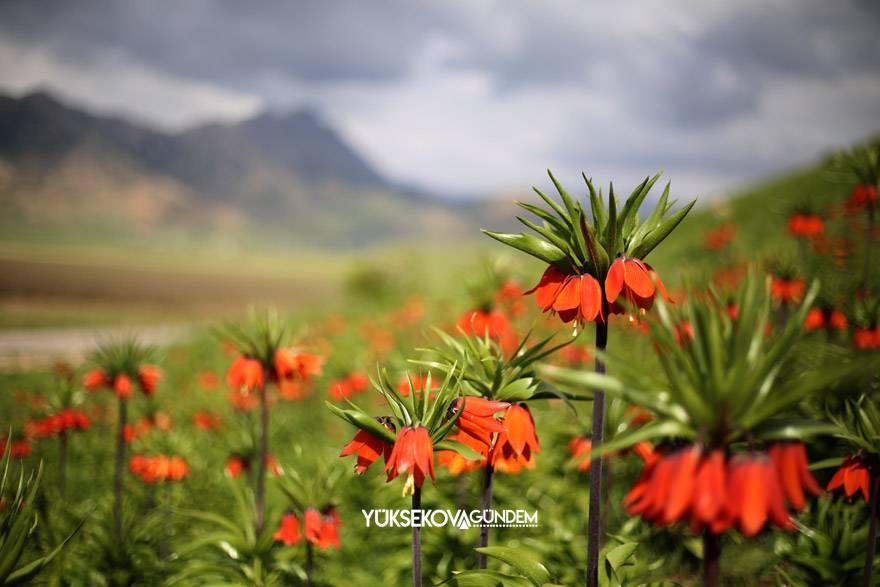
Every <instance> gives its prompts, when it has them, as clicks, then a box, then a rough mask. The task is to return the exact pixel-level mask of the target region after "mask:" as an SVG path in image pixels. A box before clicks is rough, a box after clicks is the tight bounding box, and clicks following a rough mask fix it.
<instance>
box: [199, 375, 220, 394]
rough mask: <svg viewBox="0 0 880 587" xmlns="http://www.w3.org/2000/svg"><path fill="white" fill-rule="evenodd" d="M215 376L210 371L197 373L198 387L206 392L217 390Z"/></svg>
mask: <svg viewBox="0 0 880 587" xmlns="http://www.w3.org/2000/svg"><path fill="white" fill-rule="evenodd" d="M218 383H219V382H218V379H217V374H216V373H214V372H212V371H202V372H201V373H199V385H200V386H201V388H202V389H204V390H206V391H210V390H212V389H217V385H218Z"/></svg>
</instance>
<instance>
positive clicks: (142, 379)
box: [138, 365, 162, 395]
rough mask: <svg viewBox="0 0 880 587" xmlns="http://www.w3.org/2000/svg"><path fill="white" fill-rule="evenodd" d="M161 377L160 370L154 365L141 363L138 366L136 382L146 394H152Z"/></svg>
mask: <svg viewBox="0 0 880 587" xmlns="http://www.w3.org/2000/svg"><path fill="white" fill-rule="evenodd" d="M161 379H162V371H161V370H160V369H159V367H157V366H155V365H141V366H140V368H138V383H140V386H141V390H143V392H144V393H145V394H146V395H153V392H155V391H156V387H157V386H158V385H159V381H160V380H161Z"/></svg>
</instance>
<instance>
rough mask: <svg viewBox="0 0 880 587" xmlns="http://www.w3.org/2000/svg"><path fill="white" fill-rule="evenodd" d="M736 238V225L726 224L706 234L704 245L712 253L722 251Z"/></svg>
mask: <svg viewBox="0 0 880 587" xmlns="http://www.w3.org/2000/svg"><path fill="white" fill-rule="evenodd" d="M735 236H736V225H735V224H734V223H732V222H725V223H723V224H721V225H720V226H718V227H717V228H714V229H712V230H710V231H709V232H707V233H706V237H705V240H704V245H705V247H706V248H707V249H709V250H710V251H722V250H724V249H726V248H727V245H729V244H730V242H731V241H732V240H733V239H734V237H735Z"/></svg>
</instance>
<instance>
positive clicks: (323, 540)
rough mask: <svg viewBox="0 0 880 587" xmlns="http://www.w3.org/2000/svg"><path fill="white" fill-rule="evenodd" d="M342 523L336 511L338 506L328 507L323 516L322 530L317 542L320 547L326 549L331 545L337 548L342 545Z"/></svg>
mask: <svg viewBox="0 0 880 587" xmlns="http://www.w3.org/2000/svg"><path fill="white" fill-rule="evenodd" d="M341 524H342V521H341V520H340V519H339V514H338V513H336V508H334V507H330V508H328V509H327V510H326V511H325V512H324V513H323V515H322V516H321V530H320V533H319V536H318V542H317V543H316V544H317V546H318V548H320V549H322V550H326V549H328V548H330V547H331V546H333V547H334V548H337V549H338V548H339V547H340V544H339V526H340V525H341Z"/></svg>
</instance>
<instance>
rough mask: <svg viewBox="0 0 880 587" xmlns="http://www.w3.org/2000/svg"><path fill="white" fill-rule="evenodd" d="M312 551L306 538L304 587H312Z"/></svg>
mask: <svg viewBox="0 0 880 587" xmlns="http://www.w3.org/2000/svg"><path fill="white" fill-rule="evenodd" d="M314 564H315V561H314V552H313V551H312V543H311V542H309V541H308V540H306V587H312V585H313V583H312V569H313V568H314Z"/></svg>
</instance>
